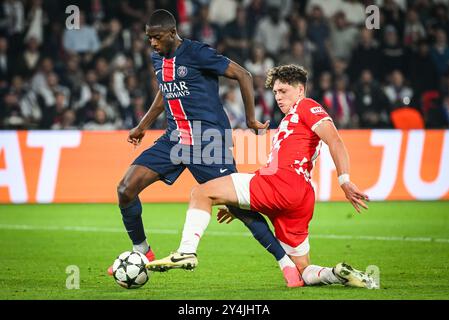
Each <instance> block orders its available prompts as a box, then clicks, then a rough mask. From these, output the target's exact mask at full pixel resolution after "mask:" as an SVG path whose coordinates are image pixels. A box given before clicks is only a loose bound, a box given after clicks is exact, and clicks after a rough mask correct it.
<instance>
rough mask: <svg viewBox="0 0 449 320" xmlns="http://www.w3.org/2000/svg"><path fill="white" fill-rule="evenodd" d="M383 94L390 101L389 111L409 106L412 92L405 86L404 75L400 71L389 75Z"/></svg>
mask: <svg viewBox="0 0 449 320" xmlns="http://www.w3.org/2000/svg"><path fill="white" fill-rule="evenodd" d="M384 92H385V95H386V96H387V98H388V100H389V101H390V111H392V110H394V109H397V108H400V107H403V106H410V104H411V102H412V99H413V90H412V88H410V87H408V86H406V85H405V82H404V75H403V74H402V72H401V71H400V70H394V71H393V72H392V73H391V74H390V76H389V79H388V85H387V86H386V87H385V88H384Z"/></svg>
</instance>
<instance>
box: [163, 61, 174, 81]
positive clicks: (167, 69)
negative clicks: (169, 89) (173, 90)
mask: <svg viewBox="0 0 449 320" xmlns="http://www.w3.org/2000/svg"><path fill="white" fill-rule="evenodd" d="M173 80H175V58H171V59H166V58H163V59H162V81H164V82H166V81H173Z"/></svg>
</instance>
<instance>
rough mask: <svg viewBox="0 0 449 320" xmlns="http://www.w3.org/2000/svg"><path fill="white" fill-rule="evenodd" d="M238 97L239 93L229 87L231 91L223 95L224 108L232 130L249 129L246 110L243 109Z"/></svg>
mask: <svg viewBox="0 0 449 320" xmlns="http://www.w3.org/2000/svg"><path fill="white" fill-rule="evenodd" d="M237 97H238V96H237V92H236V90H234V87H233V86H231V87H229V89H228V90H227V91H226V92H225V93H224V94H223V108H224V110H225V112H226V114H227V115H228V118H229V122H230V123H231V128H233V129H241V128H247V126H246V120H245V119H246V118H245V109H244V108H242V105H241V103H240V101H239V99H238V98H237Z"/></svg>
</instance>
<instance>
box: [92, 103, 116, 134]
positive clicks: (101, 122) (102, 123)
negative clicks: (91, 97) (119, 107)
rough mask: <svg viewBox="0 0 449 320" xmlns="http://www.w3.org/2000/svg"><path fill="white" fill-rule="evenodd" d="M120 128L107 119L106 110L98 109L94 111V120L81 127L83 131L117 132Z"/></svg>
mask: <svg viewBox="0 0 449 320" xmlns="http://www.w3.org/2000/svg"><path fill="white" fill-rule="evenodd" d="M119 128H120V126H119V125H118V124H117V123H113V122H112V121H110V120H109V119H108V117H107V113H106V110H105V109H103V108H101V107H99V108H97V109H96V110H95V113H94V119H93V120H91V121H89V122H88V123H86V124H85V125H84V126H83V129H84V130H117V129H119Z"/></svg>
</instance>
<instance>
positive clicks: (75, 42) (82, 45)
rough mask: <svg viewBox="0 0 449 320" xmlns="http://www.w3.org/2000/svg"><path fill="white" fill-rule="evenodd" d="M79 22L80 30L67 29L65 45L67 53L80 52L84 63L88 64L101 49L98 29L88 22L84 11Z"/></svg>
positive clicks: (64, 36) (64, 37)
mask: <svg viewBox="0 0 449 320" xmlns="http://www.w3.org/2000/svg"><path fill="white" fill-rule="evenodd" d="M79 22H80V28H79V30H77V29H65V31H64V35H63V45H64V49H65V50H66V52H67V53H78V54H80V55H81V57H82V61H83V62H84V64H88V63H89V62H90V61H91V60H92V58H93V55H94V54H95V53H96V52H97V51H98V50H99V49H100V39H99V37H98V33H97V30H96V29H95V28H94V27H92V26H90V25H88V24H86V17H85V15H84V12H80V16H79Z"/></svg>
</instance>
